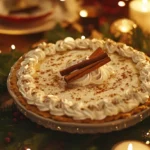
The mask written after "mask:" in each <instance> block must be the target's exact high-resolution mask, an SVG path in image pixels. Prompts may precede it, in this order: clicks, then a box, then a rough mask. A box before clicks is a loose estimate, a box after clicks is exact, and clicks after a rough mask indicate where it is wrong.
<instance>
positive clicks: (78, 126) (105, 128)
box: [7, 67, 150, 134]
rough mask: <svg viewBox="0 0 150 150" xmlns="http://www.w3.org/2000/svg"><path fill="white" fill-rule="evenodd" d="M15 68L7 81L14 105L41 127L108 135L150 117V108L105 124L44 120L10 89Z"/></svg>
mask: <svg viewBox="0 0 150 150" xmlns="http://www.w3.org/2000/svg"><path fill="white" fill-rule="evenodd" d="M13 70H14V68H13V67H12V69H11V71H10V74H9V76H8V79H7V87H8V91H9V93H10V95H11V96H12V97H13V99H14V103H15V104H16V106H17V108H18V109H19V110H20V111H21V112H22V113H23V114H24V115H25V116H26V117H27V118H29V119H30V120H31V121H33V122H36V123H37V124H39V125H42V126H44V127H45V128H49V129H52V130H57V131H63V132H68V133H79V134H86V133H88V134H93V133H108V132H112V131H119V130H122V129H125V128H129V127H131V126H134V125H136V124H137V123H140V122H141V121H143V120H144V119H145V118H147V117H148V116H150V108H147V109H145V110H144V111H141V112H139V113H137V114H135V115H132V116H131V117H129V118H127V119H119V120H116V121H111V122H104V123H97V124H92V123H76V122H75V123H70V122H60V121H55V120H53V119H50V118H44V117H42V116H40V115H38V114H36V113H34V112H32V111H30V110H27V109H26V108H25V106H24V105H22V104H21V103H20V101H19V98H18V97H17V95H16V94H15V92H14V91H13V90H12V88H10V85H11V76H12V72H13Z"/></svg>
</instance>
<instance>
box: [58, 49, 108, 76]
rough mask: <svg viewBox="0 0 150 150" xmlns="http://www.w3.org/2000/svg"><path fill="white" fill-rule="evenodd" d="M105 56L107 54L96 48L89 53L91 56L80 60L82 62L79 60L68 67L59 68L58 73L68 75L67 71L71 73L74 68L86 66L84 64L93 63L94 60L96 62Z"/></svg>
mask: <svg viewBox="0 0 150 150" xmlns="http://www.w3.org/2000/svg"><path fill="white" fill-rule="evenodd" d="M105 57H107V54H106V53H105V52H104V51H103V50H101V49H100V48H98V49H97V50H96V51H94V52H93V53H92V54H91V56H90V57H89V59H88V60H84V61H82V62H80V63H78V64H75V65H73V66H70V67H68V68H66V69H64V70H61V71H60V74H61V75H62V76H64V75H68V74H69V73H71V72H72V71H74V70H78V69H81V68H84V67H86V66H88V65H90V64H92V63H95V62H97V61H99V60H101V59H104V58H105Z"/></svg>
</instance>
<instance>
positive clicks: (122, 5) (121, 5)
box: [118, 1, 126, 7]
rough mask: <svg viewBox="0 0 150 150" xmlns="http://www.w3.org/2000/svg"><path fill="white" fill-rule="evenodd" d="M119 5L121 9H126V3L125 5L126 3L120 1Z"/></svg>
mask: <svg viewBox="0 0 150 150" xmlns="http://www.w3.org/2000/svg"><path fill="white" fill-rule="evenodd" d="M118 5H119V6H120V7H124V6H125V5H126V3H125V2H124V1H119V2H118Z"/></svg>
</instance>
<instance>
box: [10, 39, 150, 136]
mask: <svg viewBox="0 0 150 150" xmlns="http://www.w3.org/2000/svg"><path fill="white" fill-rule="evenodd" d="M97 48H101V49H102V50H103V51H105V52H106V53H107V54H108V56H109V57H110V60H111V61H110V62H108V63H106V64H104V65H103V66H101V67H99V68H98V69H96V70H94V71H92V72H90V73H88V74H85V75H84V76H82V77H81V78H79V79H77V80H75V81H73V82H71V83H66V82H65V80H64V77H63V76H61V75H60V70H61V69H65V68H67V67H68V66H71V65H72V64H77V63H78V62H81V61H84V60H86V59H89V56H90V55H91V53H93V52H94V51H95V50H96V49H97ZM149 71H150V60H149V57H148V56H146V55H145V54H144V53H143V52H140V51H137V50H135V49H133V48H132V47H130V46H127V45H125V44H123V43H116V42H114V41H112V40H110V39H108V40H98V39H73V38H70V37H67V38H65V39H64V40H60V41H57V42H56V43H55V44H53V43H41V44H40V45H39V46H38V47H37V48H36V49H34V50H31V51H29V52H28V53H26V54H25V55H24V56H22V57H21V58H20V59H19V60H18V61H17V62H16V63H15V65H14V66H13V67H12V69H11V72H10V75H9V77H8V90H9V92H10V94H11V95H12V97H13V98H14V100H15V103H16V104H17V106H18V108H19V109H20V110H21V111H22V112H23V113H25V115H27V117H29V118H30V119H31V120H33V121H36V122H37V123H39V124H42V125H44V126H45V127H48V128H51V129H56V130H61V131H67V132H72V133H97V132H110V131H114V130H120V129H123V128H126V127H129V126H131V125H134V124H136V123H138V122H140V121H141V120H143V119H144V118H146V117H147V116H149V114H150V109H149V106H150V99H149V96H150V77H149Z"/></svg>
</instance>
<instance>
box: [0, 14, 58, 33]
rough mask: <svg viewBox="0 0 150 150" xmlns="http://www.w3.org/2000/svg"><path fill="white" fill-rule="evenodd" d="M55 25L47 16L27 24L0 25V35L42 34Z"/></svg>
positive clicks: (4, 23)
mask: <svg viewBox="0 0 150 150" xmlns="http://www.w3.org/2000/svg"><path fill="white" fill-rule="evenodd" d="M55 25H56V21H55V20H53V18H52V16H47V17H44V18H41V19H39V20H36V21H34V22H29V23H21V24H20V23H19V24H18V23H8V22H1V23H0V33H1V34H9V35H22V34H32V33H38V32H43V31H47V30H50V29H52V28H53V27H54V26H55Z"/></svg>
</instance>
